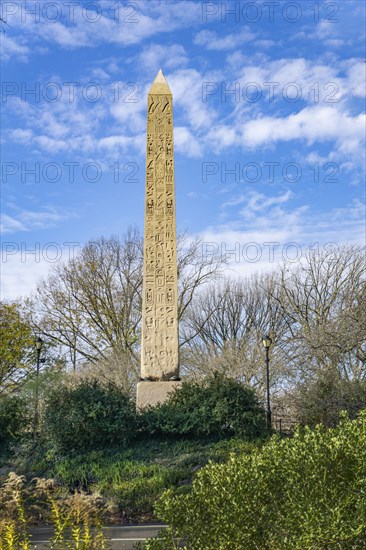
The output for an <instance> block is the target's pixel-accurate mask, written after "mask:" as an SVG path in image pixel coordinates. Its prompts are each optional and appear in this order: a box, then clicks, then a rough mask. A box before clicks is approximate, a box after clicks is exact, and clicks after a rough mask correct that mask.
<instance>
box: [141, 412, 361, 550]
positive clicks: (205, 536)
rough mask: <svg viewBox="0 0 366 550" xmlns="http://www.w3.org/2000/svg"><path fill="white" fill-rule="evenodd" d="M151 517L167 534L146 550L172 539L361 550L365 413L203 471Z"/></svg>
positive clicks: (203, 544) (210, 546)
mask: <svg viewBox="0 0 366 550" xmlns="http://www.w3.org/2000/svg"><path fill="white" fill-rule="evenodd" d="M156 511H157V515H158V517H159V519H161V520H162V521H164V522H166V523H168V524H169V525H170V527H169V529H168V530H167V532H166V533H165V534H163V535H162V539H161V540H153V541H150V542H148V543H147V544H146V546H145V548H146V549H149V550H158V549H163V550H168V549H169V548H171V549H172V548H177V547H178V546H177V545H174V544H173V542H172V541H173V537H176V538H177V540H178V541H181V542H182V541H183V542H184V544H185V546H184V548H189V550H201V549H203V548H204V549H205V550H226V549H230V550H242V549H243V548H248V549H255V548H257V549H268V550H272V549H273V550H292V549H297V550H300V549H301V550H304V549H309V550H310V549H317V550H322V549H324V550H325V549H327V550H328V549H331V548H334V549H335V548H342V550H343V549H344V550H346V549H351V548H352V549H356V548H357V549H362V548H366V411H363V412H362V413H361V414H360V416H359V418H358V419H357V420H350V419H348V417H347V416H346V415H343V416H342V419H341V422H340V424H339V425H338V426H337V427H336V428H334V429H330V430H328V431H326V430H325V428H324V427H323V426H317V428H316V429H315V430H313V431H312V430H311V429H310V428H305V429H301V428H298V429H297V431H296V432H295V435H294V437H293V438H291V439H286V440H280V439H279V438H278V436H274V437H273V438H272V439H271V440H270V442H269V443H267V444H265V445H264V446H263V447H262V449H261V450H259V451H257V452H253V453H252V454H250V455H243V456H240V457H234V456H232V457H231V458H230V460H229V461H228V462H227V463H226V464H209V465H208V466H207V467H205V468H203V469H202V470H200V472H199V473H198V474H197V476H196V478H195V480H194V482H193V487H192V490H191V492H190V493H189V494H185V495H175V494H174V492H173V491H171V490H170V491H167V492H166V493H165V494H164V495H163V497H162V498H161V499H160V501H158V504H157V506H156Z"/></svg>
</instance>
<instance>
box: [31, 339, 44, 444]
mask: <svg viewBox="0 0 366 550" xmlns="http://www.w3.org/2000/svg"><path fill="white" fill-rule="evenodd" d="M35 345H36V352H37V370H36V409H35V412H34V432H33V435H36V433H37V429H38V418H39V411H38V390H39V388H38V380H39V365H40V363H41V350H42V346H43V340H42V338H40V337H38V338H37V340H36V344H35Z"/></svg>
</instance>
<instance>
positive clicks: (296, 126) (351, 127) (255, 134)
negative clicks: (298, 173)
mask: <svg viewBox="0 0 366 550" xmlns="http://www.w3.org/2000/svg"><path fill="white" fill-rule="evenodd" d="M364 128H365V115H363V114H359V115H356V116H351V115H350V114H348V113H347V112H342V111H341V110H340V109H337V108H336V107H323V106H316V107H306V108H305V109H302V110H301V111H300V112H298V113H295V114H291V115H288V116H286V117H269V116H263V117H261V118H258V119H256V120H250V121H248V122H247V123H246V124H245V126H244V128H243V140H244V144H245V145H246V147H258V146H261V145H269V144H271V143H276V142H278V141H291V140H294V139H302V140H306V141H307V143H308V144H312V143H314V142H315V141H335V142H337V143H338V146H339V148H340V149H341V150H343V151H345V150H348V151H355V152H356V151H358V150H359V148H360V147H362V142H363V139H364Z"/></svg>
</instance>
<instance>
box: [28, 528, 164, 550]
mask: <svg viewBox="0 0 366 550" xmlns="http://www.w3.org/2000/svg"><path fill="white" fill-rule="evenodd" d="M162 527H164V526H163V525H128V526H117V525H114V526H111V527H103V532H104V534H105V536H106V539H109V540H110V541H111V542H110V548H111V549H112V550H133V545H134V544H135V543H136V542H138V541H144V540H145V539H148V538H151V537H155V536H156V535H157V534H158V531H159V529H161V528H162ZM52 532H53V529H52V528H51V527H34V528H33V529H31V534H32V539H31V540H32V546H31V548H32V549H33V550H47V549H49V545H48V544H47V541H48V540H49V538H50V537H51V536H52Z"/></svg>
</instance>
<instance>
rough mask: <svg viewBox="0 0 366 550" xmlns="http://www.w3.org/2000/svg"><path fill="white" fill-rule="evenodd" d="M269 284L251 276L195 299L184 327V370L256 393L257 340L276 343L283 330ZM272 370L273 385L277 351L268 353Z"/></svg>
mask: <svg viewBox="0 0 366 550" xmlns="http://www.w3.org/2000/svg"><path fill="white" fill-rule="evenodd" d="M273 285H274V279H273V275H271V274H269V275H268V274H267V275H255V276H252V277H251V278H247V279H241V280H232V279H225V280H224V281H223V282H222V283H221V284H216V285H210V286H209V287H208V288H207V289H206V291H205V292H204V293H202V294H200V296H199V297H198V299H196V300H195V302H194V304H193V305H192V307H191V308H190V315H189V318H188V319H187V322H186V323H185V330H186V338H185V339H186V341H187V345H186V348H185V349H184V351H183V354H182V358H183V361H184V367H185V369H186V370H187V371H188V372H194V373H196V374H201V375H204V374H206V373H207V372H209V371H212V370H220V371H223V372H224V373H225V374H227V375H229V376H232V377H235V378H237V379H239V380H242V381H243V382H245V383H246V384H251V385H254V386H257V387H258V389H259V390H261V389H262V388H263V385H264V383H265V379H264V373H263V366H264V356H263V345H262V337H263V335H264V334H267V333H269V334H270V335H272V337H273V340H274V343H275V342H277V341H278V340H279V339H280V338H281V337H282V334H283V330H284V328H285V324H284V321H283V313H282V311H281V308H280V307H279V305H278V304H277V303H276V302H275V301H274V300H273V298H272V297H271V293H272V292H273V288H272V287H273ZM190 334H191V335H192V336H191V337H190V336H189V335H190ZM271 365H272V368H271V378H272V385H273V384H275V382H276V381H277V383H278V381H279V379H280V377H281V372H282V370H283V369H282V364H281V361H280V357H278V354H277V348H276V346H273V347H272V349H271Z"/></svg>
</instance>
